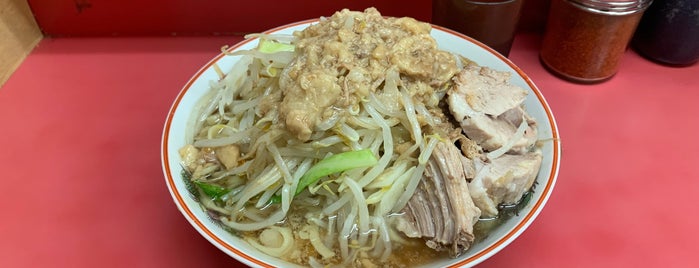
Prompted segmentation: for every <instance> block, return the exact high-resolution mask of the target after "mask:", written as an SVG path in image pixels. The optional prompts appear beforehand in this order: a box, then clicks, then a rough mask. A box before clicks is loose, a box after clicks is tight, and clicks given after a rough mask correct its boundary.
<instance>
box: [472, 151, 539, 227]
mask: <svg viewBox="0 0 699 268" xmlns="http://www.w3.org/2000/svg"><path fill="white" fill-rule="evenodd" d="M542 158H543V157H542V154H541V151H538V150H537V151H534V152H530V153H526V154H521V155H511V154H505V155H503V156H500V157H498V158H495V159H492V160H491V162H490V163H484V162H481V161H480V160H476V161H467V162H465V163H466V165H468V164H472V165H474V166H475V169H476V175H475V177H474V179H473V180H471V182H470V183H469V184H468V188H469V191H470V193H471V198H473V202H474V203H475V205H476V206H477V207H478V208H479V209H480V210H481V215H482V217H484V218H491V217H495V216H497V215H498V205H500V204H504V205H508V204H516V203H517V202H518V201H519V200H520V199H521V198H522V195H523V194H524V193H525V192H526V191H528V190H529V189H530V188H531V187H532V185H533V184H534V180H535V179H536V176H537V174H538V173H539V168H540V166H541V160H542Z"/></svg>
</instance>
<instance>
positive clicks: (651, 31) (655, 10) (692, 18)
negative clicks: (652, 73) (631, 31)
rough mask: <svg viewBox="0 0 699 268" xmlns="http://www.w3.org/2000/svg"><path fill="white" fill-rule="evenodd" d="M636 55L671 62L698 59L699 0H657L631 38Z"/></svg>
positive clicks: (688, 62)
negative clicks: (637, 53)
mask: <svg viewBox="0 0 699 268" xmlns="http://www.w3.org/2000/svg"><path fill="white" fill-rule="evenodd" d="M631 44H632V47H633V48H634V49H636V51H638V52H639V54H641V55H643V56H645V57H647V58H650V59H652V60H655V61H658V62H662V63H665V64H670V65H691V64H693V63H695V62H697V61H699V0H665V1H656V2H655V3H654V4H653V5H652V6H650V7H649V8H648V10H646V12H645V14H644V15H643V18H642V19H641V22H640V23H639V24H638V29H637V30H636V35H635V36H634V38H633V40H632V41H631Z"/></svg>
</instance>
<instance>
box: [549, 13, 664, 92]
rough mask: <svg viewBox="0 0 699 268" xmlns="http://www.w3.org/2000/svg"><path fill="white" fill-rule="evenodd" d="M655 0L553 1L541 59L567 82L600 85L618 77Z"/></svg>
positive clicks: (550, 69)
mask: <svg viewBox="0 0 699 268" xmlns="http://www.w3.org/2000/svg"><path fill="white" fill-rule="evenodd" d="M651 2H652V0H633V1H632V0H611V1H601V0H552V1H551V9H550V12H549V17H548V21H547V24H546V32H545V34H544V38H543V42H542V47H541V52H540V58H541V61H542V63H543V64H544V66H545V67H547V69H548V70H549V71H551V72H553V73H554V74H556V75H559V76H561V77H563V78H565V79H568V80H571V81H574V82H582V83H596V82H601V81H605V80H607V79H609V78H611V77H612V76H614V74H616V72H617V70H618V66H619V62H620V61H621V58H622V56H623V55H624V52H625V51H626V49H627V47H628V45H629V41H630V40H631V37H632V36H633V34H634V31H635V30H636V28H637V26H638V22H639V20H640V19H641V17H642V15H643V12H644V11H645V9H646V8H647V7H648V6H649V5H650V4H651Z"/></svg>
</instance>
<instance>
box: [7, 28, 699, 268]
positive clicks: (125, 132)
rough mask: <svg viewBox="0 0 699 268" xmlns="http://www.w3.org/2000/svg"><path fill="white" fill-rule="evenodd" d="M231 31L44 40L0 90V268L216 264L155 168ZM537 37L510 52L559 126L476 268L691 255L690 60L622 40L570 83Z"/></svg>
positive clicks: (698, 86) (610, 263)
mask: <svg viewBox="0 0 699 268" xmlns="http://www.w3.org/2000/svg"><path fill="white" fill-rule="evenodd" d="M240 39H241V38H240V37H221V36H219V37H159V38H56V39H45V40H43V41H42V42H41V43H40V44H39V46H38V47H37V48H36V49H35V50H34V51H33V52H32V53H31V55H29V57H28V58H27V59H26V61H25V62H24V63H23V64H22V66H21V67H20V68H19V69H18V70H17V71H16V72H15V74H14V75H13V76H12V77H11V78H10V80H9V81H8V82H7V83H6V84H5V85H4V86H3V87H2V88H1V89H0V130H1V132H2V135H1V136H0V164H1V165H2V167H3V169H2V172H3V175H2V180H3V189H2V194H0V211H2V213H3V217H2V220H0V267H229V266H236V265H239V263H238V262H236V261H235V260H234V259H233V258H230V257H228V256H227V255H226V254H224V253H223V252H221V251H219V250H218V249H217V248H216V247H214V246H213V245H211V244H210V243H209V242H208V241H206V240H205V239H204V238H203V237H202V236H200V235H199V234H198V233H197V232H196V231H195V229H194V228H193V227H192V226H190V225H189V223H188V222H187V221H186V220H185V218H184V217H183V216H182V215H181V214H180V212H179V211H178V210H177V208H176V207H175V204H174V203H173V201H172V199H171V197H170V195H169V193H168V191H167V188H166V186H165V181H164V178H163V174H162V169H161V165H160V139H161V135H162V128H163V123H164V120H165V117H166V114H167V112H168V109H169V107H170V105H171V103H172V101H173V100H174V98H175V96H176V94H177V93H178V92H179V90H180V89H181V88H182V86H183V85H184V84H185V83H186V82H187V80H188V79H189V78H190V77H191V76H192V75H193V74H194V73H195V72H196V71H197V70H198V69H199V68H200V66H202V65H203V64H205V63H206V62H207V61H208V60H209V59H211V58H212V57H213V56H215V55H216V54H218V52H219V47H220V46H221V45H224V44H232V43H235V42H237V41H239V40H240ZM539 46H540V36H539V35H519V36H517V38H516V40H515V44H514V48H513V49H512V53H511V56H510V58H511V59H512V60H513V61H514V62H515V63H516V64H518V65H519V66H520V67H521V68H522V70H524V72H526V73H528V74H529V76H530V77H531V78H532V79H533V81H535V83H536V84H537V85H538V87H539V88H540V90H541V91H542V92H543V94H544V96H545V97H546V98H547V100H548V102H549V104H550V106H551V108H552V110H553V112H554V115H555V117H556V119H557V122H558V126H559V128H560V136H561V143H562V148H563V153H562V161H561V169H560V174H559V177H558V182H557V184H556V186H555V188H554V190H553V193H552V195H551V198H550V199H549V202H548V203H547V205H546V207H545V208H544V209H543V211H542V213H541V214H540V215H539V217H538V218H537V219H536V220H535V221H534V223H533V224H532V225H531V226H530V227H529V229H527V230H526V231H525V232H524V233H523V234H522V235H521V236H520V237H519V238H518V239H516V240H515V241H514V242H513V243H512V244H510V245H509V246H508V247H506V248H505V249H503V250H502V251H501V252H499V253H498V254H496V255H495V256H493V257H492V258H490V259H488V260H486V261H485V262H483V263H482V264H481V266H482V267H697V266H699V254H697V253H696V248H697V247H696V246H695V245H696V241H699V229H698V228H697V220H699V217H698V216H697V212H696V211H697V204H699V119H697V115H699V105H697V102H698V101H699V65H695V66H691V67H685V68H672V67H666V66H661V65H658V64H655V63H652V62H650V61H648V60H646V59H644V58H641V57H640V56H638V55H637V54H636V53H635V52H634V51H631V50H630V51H628V52H627V53H626V55H625V57H624V58H623V62H622V64H621V68H620V70H619V73H618V74H617V75H616V77H614V78H613V79H612V80H610V81H608V82H605V83H602V84H597V85H577V84H572V83H569V82H566V81H563V80H560V79H558V78H556V77H554V76H552V75H551V74H549V73H548V72H547V71H545V70H544V69H543V68H542V66H541V64H540V63H539V60H538V49H539Z"/></svg>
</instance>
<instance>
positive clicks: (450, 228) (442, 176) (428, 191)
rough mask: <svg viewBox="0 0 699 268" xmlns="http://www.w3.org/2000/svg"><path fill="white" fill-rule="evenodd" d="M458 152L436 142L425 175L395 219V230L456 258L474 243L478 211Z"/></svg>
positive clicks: (450, 146)
mask: <svg viewBox="0 0 699 268" xmlns="http://www.w3.org/2000/svg"><path fill="white" fill-rule="evenodd" d="M462 157H463V156H462V155H461V153H460V151H459V149H458V148H457V147H456V146H454V145H452V144H449V143H439V144H438V145H437V147H436V148H435V149H434V151H433V153H432V155H431V157H430V160H429V161H428V163H427V166H426V170H425V175H424V177H423V178H422V180H421V181H420V184H419V186H418V188H417V190H416V192H415V194H414V195H413V197H412V198H411V199H410V201H409V202H408V204H407V205H406V206H405V208H403V210H402V212H403V214H402V216H400V217H399V218H398V223H397V228H398V230H400V231H401V232H403V233H404V234H405V235H407V236H408V237H414V238H424V239H425V240H426V244H427V246H429V247H430V248H433V249H436V250H439V251H442V250H446V251H448V252H449V255H450V256H452V257H456V256H459V255H461V254H462V253H463V252H464V251H466V250H467V249H468V248H469V247H470V246H471V244H472V243H473V240H474V239H475V237H474V235H473V225H474V224H475V223H476V222H477V221H478V219H479V217H480V214H481V213H480V210H479V209H478V208H477V207H476V206H475V204H474V203H473V201H472V199H471V196H469V193H470V191H469V189H468V184H467V181H466V180H465V175H464V167H463V165H462V160H461V158H462Z"/></svg>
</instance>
